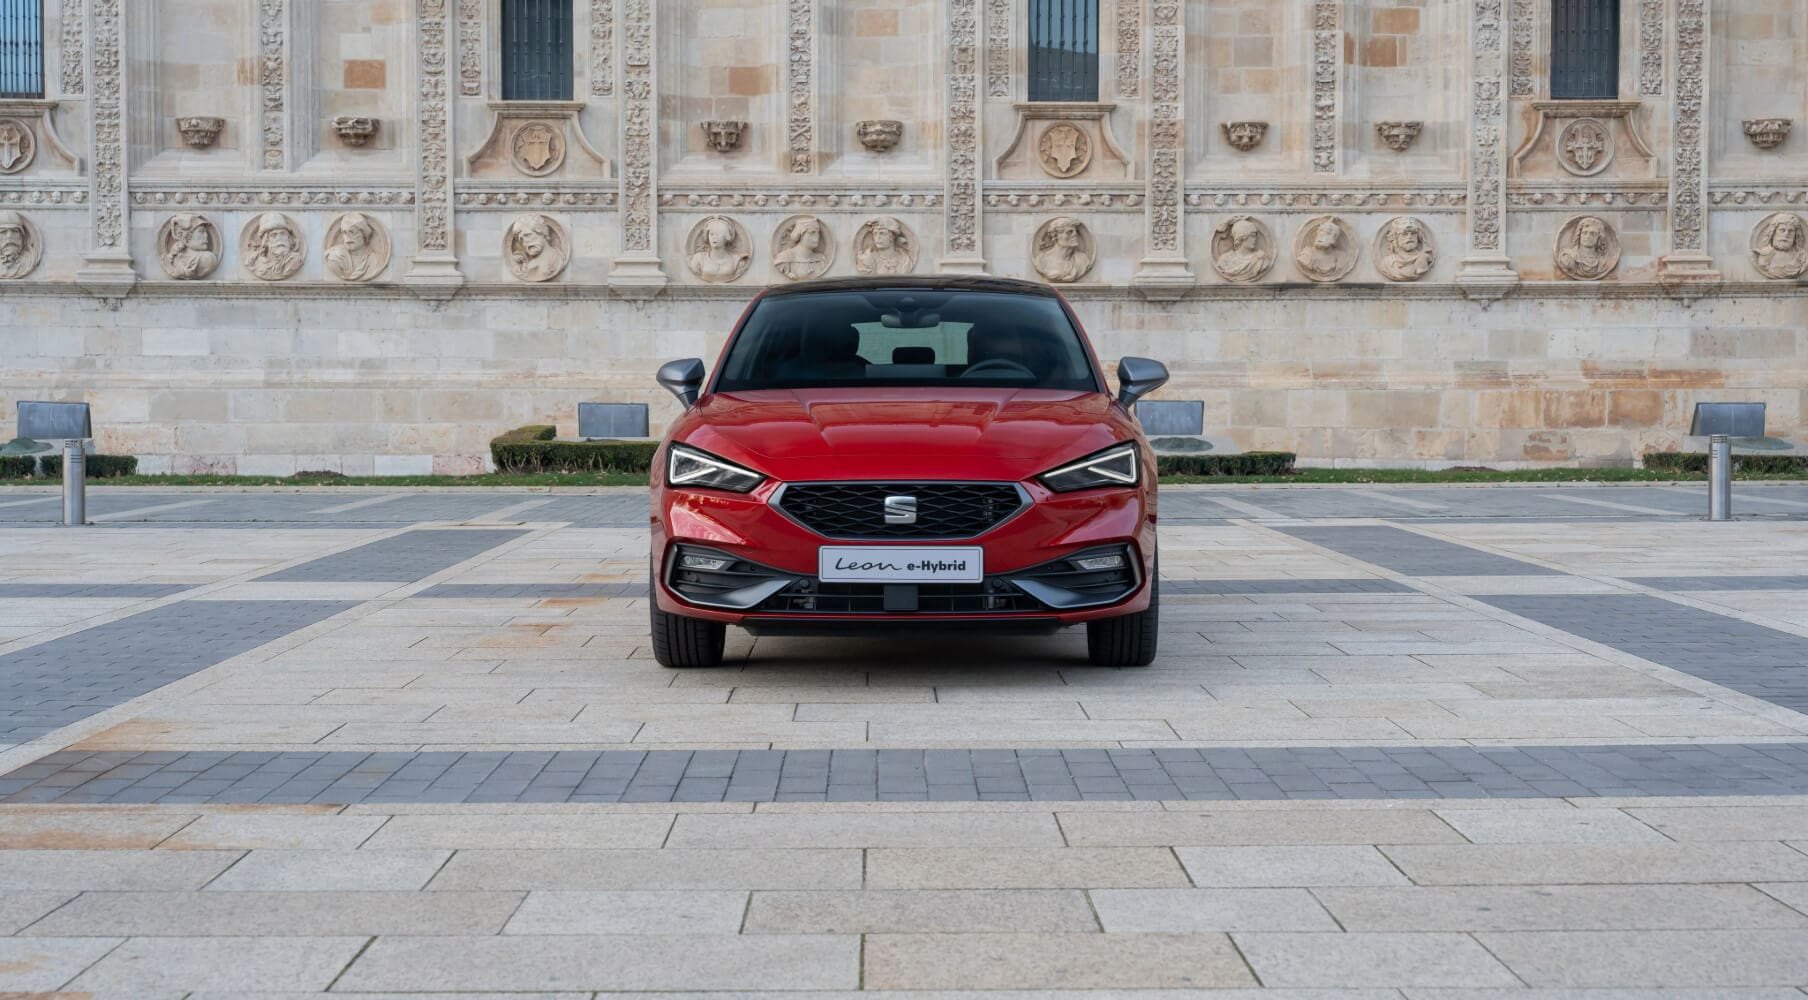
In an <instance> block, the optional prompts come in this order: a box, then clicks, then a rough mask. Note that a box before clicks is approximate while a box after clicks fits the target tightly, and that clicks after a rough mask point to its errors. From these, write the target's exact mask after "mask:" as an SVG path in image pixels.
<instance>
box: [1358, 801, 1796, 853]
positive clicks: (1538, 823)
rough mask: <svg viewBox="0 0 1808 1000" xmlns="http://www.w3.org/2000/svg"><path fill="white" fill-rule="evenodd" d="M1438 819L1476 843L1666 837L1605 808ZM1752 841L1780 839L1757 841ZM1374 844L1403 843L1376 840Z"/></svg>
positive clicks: (1470, 812) (1466, 812) (1484, 812)
mask: <svg viewBox="0 0 1808 1000" xmlns="http://www.w3.org/2000/svg"><path fill="white" fill-rule="evenodd" d="M1436 813H1437V817H1438V818H1439V819H1441V820H1443V821H1444V822H1445V823H1448V824H1450V825H1451V826H1452V827H1454V828H1455V829H1456V832H1458V833H1459V834H1461V835H1462V836H1464V837H1466V838H1468V839H1469V840H1470V841H1471V842H1473V843H1477V844H1666V843H1669V842H1670V839H1669V838H1667V837H1665V836H1664V834H1662V833H1660V832H1658V831H1657V830H1654V829H1652V828H1651V827H1650V826H1647V825H1645V824H1644V823H1641V822H1639V821H1638V820H1637V819H1635V818H1633V817H1632V816H1628V815H1626V814H1625V813H1622V812H1613V811H1609V810H1603V809H1570V808H1562V809H1526V810H1512V811H1501V810H1488V809H1438V810H1436ZM1751 839H1754V840H1756V839H1780V838H1757V837H1753V838H1751ZM1370 842H1371V843H1383V842H1386V843H1402V841H1399V840H1394V839H1387V838H1374V839H1372V840H1371V841H1370Z"/></svg>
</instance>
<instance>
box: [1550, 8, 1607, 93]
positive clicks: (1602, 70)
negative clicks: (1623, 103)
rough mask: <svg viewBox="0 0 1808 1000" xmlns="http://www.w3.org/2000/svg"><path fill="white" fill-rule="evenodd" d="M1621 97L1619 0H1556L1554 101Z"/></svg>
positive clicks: (1552, 84)
mask: <svg viewBox="0 0 1808 1000" xmlns="http://www.w3.org/2000/svg"><path fill="white" fill-rule="evenodd" d="M1618 96H1620V2H1619V0H1555V2H1554V3H1553V4H1552V6H1551V97H1553V98H1555V99H1557V100H1577V99H1586V98H1614V97H1618Z"/></svg>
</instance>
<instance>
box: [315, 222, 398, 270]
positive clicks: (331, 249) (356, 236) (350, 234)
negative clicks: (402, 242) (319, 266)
mask: <svg viewBox="0 0 1808 1000" xmlns="http://www.w3.org/2000/svg"><path fill="white" fill-rule="evenodd" d="M388 266H389V233H388V231H386V230H385V229H384V228H383V224H382V223H381V222H378V221H377V220H376V219H374V218H371V217H370V216H368V215H366V214H364V213H363V212H346V213H344V214H343V215H335V216H333V221H332V222H330V223H328V224H327V227H326V270H327V273H328V274H330V275H332V276H333V277H335V278H338V279H339V280H340V281H369V280H370V279H372V278H375V277H376V276H378V275H380V274H382V273H383V269H384V268H386V267H388Z"/></svg>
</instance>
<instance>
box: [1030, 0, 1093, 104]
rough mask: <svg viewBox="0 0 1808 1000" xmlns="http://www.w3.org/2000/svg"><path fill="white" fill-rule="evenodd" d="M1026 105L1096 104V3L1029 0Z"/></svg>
mask: <svg viewBox="0 0 1808 1000" xmlns="http://www.w3.org/2000/svg"><path fill="white" fill-rule="evenodd" d="M1029 56H1030V67H1029V68H1030V86H1029V97H1030V100H1032V101H1096V100H1098V99H1099V0H1030V44H1029Z"/></svg>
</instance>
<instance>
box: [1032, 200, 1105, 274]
mask: <svg viewBox="0 0 1808 1000" xmlns="http://www.w3.org/2000/svg"><path fill="white" fill-rule="evenodd" d="M1098 252H1099V250H1098V245H1097V244H1096V243H1094V242H1093V239H1092V230H1091V229H1088V228H1087V227H1086V223H1084V222H1081V221H1080V220H1079V219H1076V218H1073V217H1072V216H1068V215H1061V216H1056V217H1055V218H1053V219H1050V220H1048V221H1047V222H1044V223H1043V224H1042V225H1041V226H1038V227H1037V228H1036V235H1035V236H1034V237H1033V238H1032V240H1031V243H1030V262H1031V263H1032V264H1034V265H1035V267H1036V273H1037V274H1040V275H1042V276H1043V277H1044V278H1046V279H1048V280H1049V281H1053V282H1056V283H1060V284H1065V283H1067V282H1070V281H1079V280H1080V279H1081V278H1084V277H1086V275H1087V274H1089V273H1091V271H1092V265H1093V262H1094V261H1096V260H1097V259H1098Z"/></svg>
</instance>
